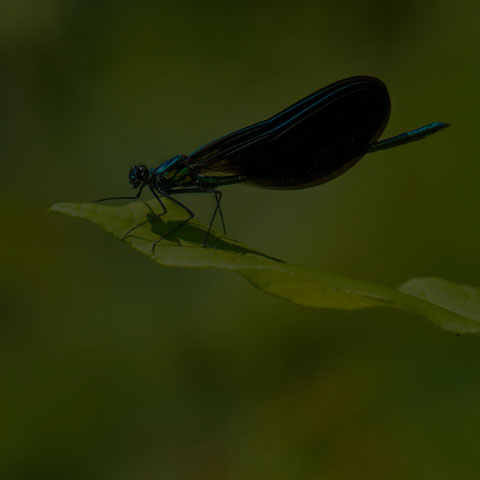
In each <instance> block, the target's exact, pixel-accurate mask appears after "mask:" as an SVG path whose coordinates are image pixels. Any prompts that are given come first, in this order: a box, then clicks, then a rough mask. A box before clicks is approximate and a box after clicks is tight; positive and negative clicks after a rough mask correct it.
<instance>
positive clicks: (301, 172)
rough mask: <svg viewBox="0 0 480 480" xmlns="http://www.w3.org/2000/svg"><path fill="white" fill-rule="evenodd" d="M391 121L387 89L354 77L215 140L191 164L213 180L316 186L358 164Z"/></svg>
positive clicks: (286, 186)
mask: <svg viewBox="0 0 480 480" xmlns="http://www.w3.org/2000/svg"><path fill="white" fill-rule="evenodd" d="M389 116H390V98H389V95H388V91H387V88H386V86H385V84H384V83H383V82H382V81H380V80H378V79H377V78H373V77H351V78H347V79H344V80H341V81H339V82H336V83H333V84H331V85H329V86H327V87H325V88H322V89H321V90H318V91H316V92H314V93H312V94H311V95H309V96H308V97H305V98H304V99H302V100H300V101H298V102H296V103H295V104H293V105H292V106H291V107H289V108H286V109H285V110H282V111H281V112H280V113H278V114H277V115H274V116H273V117H271V118H269V119H268V120H265V121H263V122H259V123H256V124H254V125H251V126H250V127H246V128H243V129H241V130H238V131H236V132H233V133H230V134H228V135H226V136H224V137H221V138H219V139H217V140H214V141H213V142H211V143H209V144H207V145H205V146H203V147H201V148H200V149H198V150H196V151H195V152H193V153H192V154H191V156H190V162H191V164H193V165H196V166H197V171H198V173H200V174H203V175H208V176H210V177H222V176H225V175H241V176H242V177H243V178H244V181H245V182H246V183H250V184H252V185H256V186H260V187H264V188H282V189H296V188H306V187H311V186H314V185H318V184H320V183H324V182H326V181H328V180H330V179H332V178H334V177H336V176H338V175H340V174H341V173H343V172H344V171H345V170H347V169H348V168H350V167H352V166H353V165H354V164H355V163H356V162H358V160H360V158H361V157H362V156H363V155H365V153H367V150H368V147H369V145H371V144H372V143H374V142H376V141H377V140H378V138H379V137H380V135H381V134H382V132H383V130H384V128H385V126H386V124H387V122H388V119H389Z"/></svg>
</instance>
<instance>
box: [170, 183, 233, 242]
mask: <svg viewBox="0 0 480 480" xmlns="http://www.w3.org/2000/svg"><path fill="white" fill-rule="evenodd" d="M172 193H174V194H177V193H213V194H214V195H215V200H216V201H217V205H216V207H215V210H214V212H213V215H212V218H211V219H210V224H209V227H208V231H207V235H206V236H205V241H204V246H206V242H207V238H208V236H209V235H210V231H211V229H212V226H213V222H214V220H215V217H216V215H217V212H218V213H220V219H221V221H222V228H223V233H224V234H225V235H226V234H227V229H226V228H225V220H224V218H223V212H222V206H221V201H222V192H221V191H220V190H216V189H189V188H183V189H178V190H174V191H173V192H172Z"/></svg>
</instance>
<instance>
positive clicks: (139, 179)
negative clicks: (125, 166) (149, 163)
mask: <svg viewBox="0 0 480 480" xmlns="http://www.w3.org/2000/svg"><path fill="white" fill-rule="evenodd" d="M128 179H129V180H130V184H131V185H132V187H133V188H138V187H139V186H140V185H142V184H143V183H147V182H148V180H149V179H150V170H149V169H148V167H146V166H145V165H134V166H133V167H130V171H129V172H128Z"/></svg>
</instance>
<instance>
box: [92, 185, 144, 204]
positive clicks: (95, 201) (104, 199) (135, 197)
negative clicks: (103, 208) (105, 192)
mask: <svg viewBox="0 0 480 480" xmlns="http://www.w3.org/2000/svg"><path fill="white" fill-rule="evenodd" d="M144 186H145V184H143V185H141V186H140V189H139V190H138V193H137V194H136V195H135V196H133V197H110V198H101V199H100V200H94V201H93V203H99V202H106V201H107V200H137V199H138V198H140V195H141V194H142V190H143V187H144Z"/></svg>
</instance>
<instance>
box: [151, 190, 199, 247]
mask: <svg viewBox="0 0 480 480" xmlns="http://www.w3.org/2000/svg"><path fill="white" fill-rule="evenodd" d="M177 193H180V192H177ZM181 193H184V192H181ZM162 194H163V196H164V197H166V198H168V199H169V200H171V201H172V202H174V203H176V204H177V205H178V206H179V207H182V208H183V209H184V210H185V211H186V212H187V213H188V214H189V217H188V218H187V219H185V220H183V222H181V223H179V224H178V225H175V226H174V227H173V228H172V229H171V230H170V231H169V232H167V233H166V234H165V235H162V236H161V237H160V238H159V239H158V240H155V242H153V245H152V252H153V251H154V250H155V247H156V246H157V243H158V242H161V241H162V240H164V239H166V238H167V237H169V236H170V235H171V234H172V233H173V232H176V231H177V230H178V229H179V228H180V227H183V225H185V224H186V223H188V222H189V221H190V220H191V219H192V218H193V217H194V216H195V214H194V213H193V212H192V211H191V210H190V209H189V208H188V207H187V206H186V205H184V204H183V203H181V202H179V201H178V200H177V199H176V198H173V197H172V196H171V195H168V194H166V193H162Z"/></svg>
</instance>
